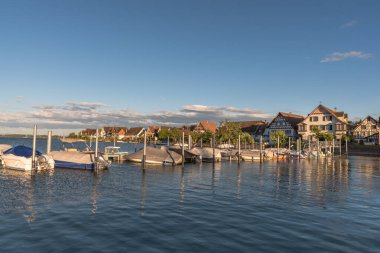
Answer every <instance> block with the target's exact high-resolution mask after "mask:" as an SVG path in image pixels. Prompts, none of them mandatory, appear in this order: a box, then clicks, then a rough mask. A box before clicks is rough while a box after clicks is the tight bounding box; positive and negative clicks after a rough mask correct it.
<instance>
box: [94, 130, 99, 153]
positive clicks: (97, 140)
mask: <svg viewBox="0 0 380 253" xmlns="http://www.w3.org/2000/svg"><path fill="white" fill-rule="evenodd" d="M98 152H99V129H98V128H97V129H96V137H95V158H98Z"/></svg>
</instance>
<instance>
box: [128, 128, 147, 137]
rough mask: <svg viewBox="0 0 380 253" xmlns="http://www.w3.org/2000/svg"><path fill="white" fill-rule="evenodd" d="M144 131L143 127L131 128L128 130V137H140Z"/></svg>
mask: <svg viewBox="0 0 380 253" xmlns="http://www.w3.org/2000/svg"><path fill="white" fill-rule="evenodd" d="M142 130H144V128H143V127H131V128H129V129H128V131H127V134H126V135H127V136H134V135H138V134H139V133H141V132H142Z"/></svg>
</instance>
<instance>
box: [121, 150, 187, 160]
mask: <svg viewBox="0 0 380 253" xmlns="http://www.w3.org/2000/svg"><path fill="white" fill-rule="evenodd" d="M143 154H144V150H143V149H141V150H139V151H137V152H136V153H133V154H129V155H128V156H127V160H134V161H136V160H139V161H140V162H142V158H143ZM146 160H147V162H148V163H149V161H151V162H156V163H162V164H180V163H182V156H181V155H179V154H177V153H175V152H173V151H168V150H165V149H159V148H153V147H146Z"/></svg>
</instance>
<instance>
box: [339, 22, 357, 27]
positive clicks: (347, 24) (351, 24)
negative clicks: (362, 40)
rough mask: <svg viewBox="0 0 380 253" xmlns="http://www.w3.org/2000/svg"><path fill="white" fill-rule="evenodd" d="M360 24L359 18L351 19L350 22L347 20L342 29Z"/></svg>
mask: <svg viewBox="0 0 380 253" xmlns="http://www.w3.org/2000/svg"><path fill="white" fill-rule="evenodd" d="M357 24H358V21H357V20H351V21H349V22H346V23H344V24H342V25H341V26H340V29H346V28H350V27H354V26H356V25H357Z"/></svg>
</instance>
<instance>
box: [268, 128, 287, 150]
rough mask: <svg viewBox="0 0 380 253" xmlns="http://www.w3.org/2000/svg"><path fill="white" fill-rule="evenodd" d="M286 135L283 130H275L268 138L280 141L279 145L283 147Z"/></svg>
mask: <svg viewBox="0 0 380 253" xmlns="http://www.w3.org/2000/svg"><path fill="white" fill-rule="evenodd" d="M287 139H288V138H287V136H286V134H285V132H284V131H275V132H272V133H271V135H270V140H271V141H272V142H275V143H276V144H277V140H278V141H279V142H280V147H285V144H286V142H287Z"/></svg>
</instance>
